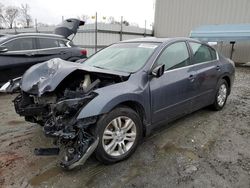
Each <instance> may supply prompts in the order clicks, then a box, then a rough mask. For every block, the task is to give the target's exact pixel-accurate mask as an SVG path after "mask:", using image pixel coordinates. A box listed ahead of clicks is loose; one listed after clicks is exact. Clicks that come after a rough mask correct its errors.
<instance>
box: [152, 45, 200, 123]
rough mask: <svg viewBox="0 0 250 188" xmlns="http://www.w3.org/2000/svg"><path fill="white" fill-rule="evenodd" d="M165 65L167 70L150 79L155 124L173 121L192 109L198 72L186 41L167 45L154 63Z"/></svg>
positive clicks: (153, 121)
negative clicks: (192, 65)
mask: <svg viewBox="0 0 250 188" xmlns="http://www.w3.org/2000/svg"><path fill="white" fill-rule="evenodd" d="M159 64H165V73H164V74H163V75H162V76H161V77H159V78H155V77H153V78H152V79H151V81H150V90H151V109H152V112H151V113H152V123H153V124H156V123H160V122H162V121H170V120H173V119H175V118H177V117H179V116H182V115H184V114H187V113H189V112H190V111H191V109H190V105H191V100H192V97H193V95H194V92H195V90H194V81H195V77H196V72H195V71H190V55H189V51H188V48H187V44H186V42H185V41H183V42H176V43H174V44H171V45H169V46H167V48H165V50H164V51H163V52H162V53H161V55H160V56H159V58H158V59H157V60H156V64H155V65H159Z"/></svg>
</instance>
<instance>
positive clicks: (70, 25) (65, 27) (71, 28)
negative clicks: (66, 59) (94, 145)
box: [54, 18, 85, 38]
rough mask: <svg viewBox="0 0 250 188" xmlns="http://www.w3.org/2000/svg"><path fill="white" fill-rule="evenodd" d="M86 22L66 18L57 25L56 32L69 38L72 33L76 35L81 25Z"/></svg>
mask: <svg viewBox="0 0 250 188" xmlns="http://www.w3.org/2000/svg"><path fill="white" fill-rule="evenodd" d="M84 24H85V22H84V21H81V20H78V19H75V18H70V19H66V20H64V21H63V22H62V23H61V24H60V25H59V26H58V27H56V29H55V31H54V33H55V34H57V35H61V36H64V37H65V38H68V37H69V36H70V35H72V34H74V35H75V34H76V32H77V30H78V28H79V26H82V25H84Z"/></svg>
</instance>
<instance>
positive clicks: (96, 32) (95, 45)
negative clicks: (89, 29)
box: [95, 12, 97, 52]
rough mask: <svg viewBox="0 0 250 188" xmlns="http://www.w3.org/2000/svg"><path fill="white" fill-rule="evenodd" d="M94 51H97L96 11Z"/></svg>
mask: <svg viewBox="0 0 250 188" xmlns="http://www.w3.org/2000/svg"><path fill="white" fill-rule="evenodd" d="M95 52H97V12H96V13H95Z"/></svg>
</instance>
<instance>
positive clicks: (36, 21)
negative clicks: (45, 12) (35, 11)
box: [35, 19, 38, 33]
mask: <svg viewBox="0 0 250 188" xmlns="http://www.w3.org/2000/svg"><path fill="white" fill-rule="evenodd" d="M35 27H36V33H38V30H37V19H35Z"/></svg>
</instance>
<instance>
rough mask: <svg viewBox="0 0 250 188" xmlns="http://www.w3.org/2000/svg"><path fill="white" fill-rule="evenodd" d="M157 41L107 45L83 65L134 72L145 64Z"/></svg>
mask: <svg viewBox="0 0 250 188" xmlns="http://www.w3.org/2000/svg"><path fill="white" fill-rule="evenodd" d="M158 45H159V43H120V44H114V45H111V46H110V47H107V48H105V49H103V50H101V51H100V52H98V53H96V54H95V55H93V56H92V57H90V58H89V59H87V60H86V61H85V62H84V65H88V66H93V67H97V68H101V69H108V70H115V71H121V72H136V71H137V70H139V69H140V68H141V67H143V65H145V63H146V61H147V60H148V58H149V57H150V56H151V55H152V54H153V52H154V51H155V49H156V48H157V46H158Z"/></svg>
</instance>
